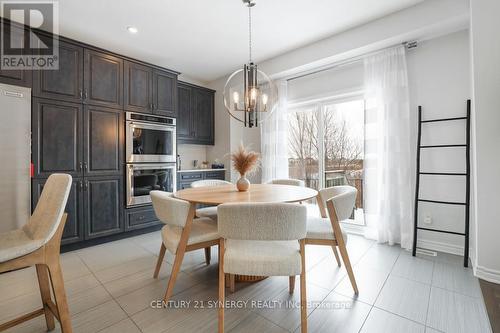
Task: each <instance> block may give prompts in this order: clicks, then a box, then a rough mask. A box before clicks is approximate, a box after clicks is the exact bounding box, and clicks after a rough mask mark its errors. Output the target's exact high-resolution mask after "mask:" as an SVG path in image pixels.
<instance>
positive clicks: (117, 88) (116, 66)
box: [83, 49, 123, 109]
mask: <svg viewBox="0 0 500 333" xmlns="http://www.w3.org/2000/svg"><path fill="white" fill-rule="evenodd" d="M84 53H85V63H84V68H85V71H84V72H85V73H84V83H85V84H84V85H85V88H84V92H83V100H84V103H86V104H92V105H101V106H107V107H113V108H120V109H121V108H122V107H123V60H122V59H121V58H118V57H115V56H113V55H110V54H108V53H104V52H98V51H94V50H90V49H85V52H84Z"/></svg>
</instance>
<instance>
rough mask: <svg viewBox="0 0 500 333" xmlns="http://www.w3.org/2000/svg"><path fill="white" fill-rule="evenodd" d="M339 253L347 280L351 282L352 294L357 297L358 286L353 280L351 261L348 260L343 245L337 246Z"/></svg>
mask: <svg viewBox="0 0 500 333" xmlns="http://www.w3.org/2000/svg"><path fill="white" fill-rule="evenodd" d="M339 251H340V255H341V256H342V260H343V261H344V265H345V268H346V270H347V275H349V280H351V285H352V289H354V293H355V294H356V295H357V294H358V293H359V291H358V285H357V284H356V279H355V278H354V272H353V270H352V266H351V261H350V260H349V254H347V249H346V247H345V243H344V244H339Z"/></svg>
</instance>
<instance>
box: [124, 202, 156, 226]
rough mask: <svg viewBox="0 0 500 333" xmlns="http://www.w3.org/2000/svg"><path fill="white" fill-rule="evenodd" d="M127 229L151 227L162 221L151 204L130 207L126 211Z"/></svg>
mask: <svg viewBox="0 0 500 333" xmlns="http://www.w3.org/2000/svg"><path fill="white" fill-rule="evenodd" d="M125 214H126V218H125V221H126V223H125V229H126V230H134V229H142V228H146V227H150V226H153V225H157V224H159V223H160V221H158V218H157V217H156V214H155V211H154V209H153V207H151V206H144V207H138V208H130V209H127V210H126V211H125Z"/></svg>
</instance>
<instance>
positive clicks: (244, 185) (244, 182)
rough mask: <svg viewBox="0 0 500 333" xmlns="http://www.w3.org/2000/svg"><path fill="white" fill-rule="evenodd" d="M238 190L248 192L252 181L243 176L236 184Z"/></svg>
mask: <svg viewBox="0 0 500 333" xmlns="http://www.w3.org/2000/svg"><path fill="white" fill-rule="evenodd" d="M236 188H237V189H238V191H240V192H245V191H248V189H249V188H250V181H249V180H248V179H247V178H246V177H245V175H242V176H241V177H240V179H238V181H237V182H236Z"/></svg>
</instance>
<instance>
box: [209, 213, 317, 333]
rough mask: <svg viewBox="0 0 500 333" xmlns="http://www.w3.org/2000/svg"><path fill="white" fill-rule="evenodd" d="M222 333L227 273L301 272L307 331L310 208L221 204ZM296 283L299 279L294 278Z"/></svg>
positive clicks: (289, 275) (220, 315)
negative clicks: (306, 253) (307, 225)
mask: <svg viewBox="0 0 500 333" xmlns="http://www.w3.org/2000/svg"><path fill="white" fill-rule="evenodd" d="M217 211H218V214H219V221H218V228H219V235H220V237H221V239H220V244H219V332H224V299H225V274H226V273H228V274H231V275H233V276H234V275H236V274H238V275H250V276H288V277H290V280H289V282H290V283H291V282H292V278H291V277H295V276H296V275H300V309H301V329H302V332H303V333H304V332H307V308H306V300H307V297H306V268H305V237H306V220H307V208H306V207H305V206H302V205H297V204H289V203H227V204H222V205H220V206H219V207H218V210H217ZM293 282H295V280H293Z"/></svg>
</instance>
